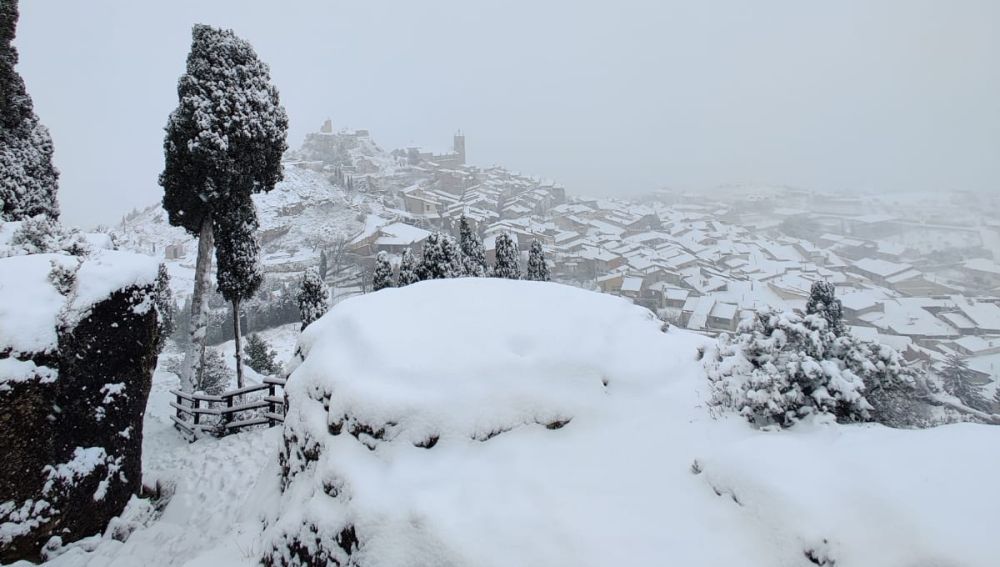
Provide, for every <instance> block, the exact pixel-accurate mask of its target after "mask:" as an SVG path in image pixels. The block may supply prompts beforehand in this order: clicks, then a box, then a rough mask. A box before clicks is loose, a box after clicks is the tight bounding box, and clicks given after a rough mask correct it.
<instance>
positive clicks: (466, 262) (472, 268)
mask: <svg viewBox="0 0 1000 567" xmlns="http://www.w3.org/2000/svg"><path fill="white" fill-rule="evenodd" d="M458 243H459V247H460V248H461V250H462V273H463V274H464V275H465V276H468V277H472V278H482V277H485V276H486V251H485V250H483V241H482V240H481V239H480V238H479V235H478V234H476V233H475V232H473V231H472V227H471V226H470V225H469V220H468V219H467V218H465V215H462V218H461V220H459V224H458Z"/></svg>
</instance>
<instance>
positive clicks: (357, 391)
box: [51, 280, 1000, 567]
mask: <svg viewBox="0 0 1000 567" xmlns="http://www.w3.org/2000/svg"><path fill="white" fill-rule="evenodd" d="M294 336H295V333H294V332H290V331H288V330H281V331H279V332H276V333H274V334H273V335H272V336H271V337H270V338H271V339H272V340H273V342H274V344H273V346H274V347H276V348H278V349H279V350H280V351H281V352H284V353H288V352H290V351H291V348H292V347H291V340H292V339H293V338H294ZM705 340H706V339H704V338H703V337H700V336H698V335H694V334H691V333H688V332H685V331H680V330H676V329H670V330H668V331H667V332H663V331H662V330H661V328H660V323H659V322H658V321H656V320H655V319H653V318H651V317H650V316H649V315H648V312H646V311H645V310H643V309H641V308H638V307H635V306H634V305H631V304H630V303H628V302H626V301H624V300H621V299H618V298H614V297H611V296H607V295H601V294H596V293H591V292H586V291H582V290H579V289H575V288H569V287H564V286H558V285H555V284H539V283H533V282H510V281H502V280H443V281H433V282H424V283H420V284H416V285H413V286H409V287H407V288H403V289H398V290H395V289H390V290H384V291H381V292H378V293H375V294H368V295H364V296H360V297H357V298H352V299H350V300H347V301H344V302H343V303H341V304H339V305H337V306H336V307H335V308H334V309H333V310H332V311H331V312H330V313H329V314H327V316H326V317H324V318H323V319H321V320H320V321H318V322H317V323H314V324H313V326H311V327H310V329H309V330H308V331H307V333H306V334H305V335H304V336H303V339H302V343H301V344H302V347H303V349H304V352H305V360H304V362H302V363H301V364H299V365H298V367H297V368H296V369H295V370H294V373H293V374H292V377H291V380H290V386H289V396H290V398H291V399H292V408H291V410H290V413H291V415H290V417H289V420H288V424H287V425H288V427H290V428H291V430H290V431H292V432H296V433H303V432H307V431H308V432H310V433H313V434H316V437H314V439H315V440H316V441H317V443H319V446H320V456H319V460H318V461H316V462H308V463H306V462H303V463H302V464H303V465H304V469H303V472H301V473H299V474H298V475H297V476H296V477H295V478H293V479H292V484H291V485H290V486H289V489H288V490H287V491H286V492H285V493H284V494H282V493H281V491H280V474H281V472H280V469H279V467H278V452H279V450H280V447H281V431H280V430H279V429H278V428H275V429H272V430H267V431H252V432H247V433H242V434H238V435H234V436H231V437H228V438H225V439H222V440H213V439H203V440H200V441H198V442H196V443H193V444H188V443H186V442H185V441H182V440H181V438H180V437H179V436H178V435H177V434H176V433H175V432H174V431H173V429H172V428H171V426H170V421H169V415H170V412H171V410H170V408H169V405H168V404H169V401H170V396H169V394H168V393H167V390H168V389H169V388H171V387H173V386H175V385H176V377H174V376H173V375H172V374H169V373H167V372H164V371H160V372H158V373H157V375H156V377H155V380H154V387H153V393H152V394H151V396H150V402H149V408H148V412H147V415H146V424H145V435H146V437H145V444H144V460H145V463H146V472H145V480H146V482H147V484H152V483H153V482H155V481H157V480H159V481H161V482H166V483H172V484H173V485H174V489H173V491H174V493H173V497H172V498H171V499H170V501H169V503H168V504H167V506H166V508H165V510H164V512H163V514H162V516H160V517H159V518H158V519H155V520H152V521H149V522H147V523H146V524H145V525H143V526H141V527H139V528H138V529H137V530H136V531H135V532H134V533H133V534H132V535H131V537H130V538H129V539H128V540H127V541H126V542H124V543H122V542H118V541H114V540H112V539H102V540H101V541H100V542H99V543H97V544H96V548H95V549H94V550H93V551H91V552H85V551H84V550H83V549H82V548H79V547H78V548H74V549H70V550H69V551H68V552H66V553H65V554H64V555H62V556H60V557H58V558H57V559H55V560H54V561H52V562H51V563H52V565H54V566H57V567H80V566H84V565H88V566H105V565H107V566H111V565H115V566H129V565H146V566H150V567H155V566H167V565H205V566H208V565H211V566H223V567H226V566H230V565H233V566H235V565H254V564H257V562H258V561H259V559H260V558H261V556H262V555H263V554H264V553H266V552H267V551H268V549H269V543H270V542H273V541H275V540H276V539H277V538H278V537H279V536H280V535H281V534H293V533H295V531H296V530H297V529H301V526H302V524H301V522H302V521H303V520H305V521H310V522H315V523H317V524H318V525H320V526H321V527H322V528H323V529H327V528H329V529H335V530H337V531H339V529H340V526H342V525H344V524H345V522H349V523H350V524H352V525H353V526H354V527H355V528H356V530H357V536H358V538H359V540H360V548H359V549H358V550H357V551H356V552H355V555H354V558H355V559H356V560H358V561H359V562H360V563H359V564H362V565H367V566H390V565H391V566H398V565H406V566H411V565H435V566H440V565H477V566H493V565H496V566H509V565H545V566H553V565H556V566H557V565H567V566H570V565H572V566H581V565H608V564H619V563H625V564H629V565H657V566H659V565H685V566H691V565H705V566H718V565H741V566H744V565H748V566H753V565H760V566H767V567H775V566H785V565H788V566H803V567H809V566H810V565H816V564H820V565H823V564H825V565H833V562H834V561H835V562H836V565H837V566H838V567H844V566H871V565H878V566H880V567H881V566H888V567H892V566H899V567H904V566H916V565H949V566H950V565H956V566H958V565H961V566H970V567H975V566H983V567H988V566H995V565H996V564H997V563H996V557H997V554H996V549H995V546H994V544H993V543H992V542H993V541H994V540H993V536H994V535H995V532H996V522H995V521H993V520H994V518H995V517H996V506H997V503H998V502H1000V483H998V482H997V479H998V478H1000V428H997V427H994V426H985V425H971V424H960V425H949V426H943V427H938V428H935V429H929V430H922V431H903V430H892V429H888V428H885V427H882V426H879V425H851V426H842V425H836V424H828V423H803V424H800V425H798V426H796V427H795V428H793V429H791V430H787V431H778V432H762V431H757V430H754V429H752V428H751V427H750V426H749V425H748V424H747V423H746V422H745V421H743V420H742V419H741V418H738V417H735V416H713V415H712V414H711V412H710V411H709V409H708V408H707V407H706V405H705V401H706V400H707V399H708V394H707V383H706V380H705V376H704V371H703V370H702V367H701V363H700V362H699V361H698V360H697V349H698V346H699V345H702V344H704V341H705ZM278 343H282V344H278ZM324 392H326V394H327V395H328V396H329V409H325V408H324V406H323V404H322V403H318V400H317V397H319V398H323V397H324V395H323V393H324ZM331 423H332V424H336V423H341V425H344V429H345V431H344V432H342V434H340V435H330V434H329V432H328V431H329V429H328V428H329V424H331ZM351 423H354V424H364V425H369V426H376V429H377V426H380V425H382V426H386V431H385V433H384V434H382V435H381V436H380V437H381V439H379V438H376V437H373V436H368V435H366V434H365V433H364V432H360V433H358V434H357V436H354V435H350V434H348V433H349V431H350V424H351ZM432 437H433V438H436V443H435V444H433V446H432V447H431V448H429V449H425V448H422V447H419V446H415V444H423V445H427V444H428V443H427V441H429V440H430V439H431V438H432ZM300 438H301V437H300ZM330 482H332V483H334V484H336V486H337V490H336V492H337V495H335V496H331V495H330V494H329V491H328V490H327V489H326V486H327V485H326V483H330ZM265 518H266V519H267V520H268V522H269V525H268V527H265V523H264V521H263V520H264V519H265ZM824 562H825V563H824Z"/></svg>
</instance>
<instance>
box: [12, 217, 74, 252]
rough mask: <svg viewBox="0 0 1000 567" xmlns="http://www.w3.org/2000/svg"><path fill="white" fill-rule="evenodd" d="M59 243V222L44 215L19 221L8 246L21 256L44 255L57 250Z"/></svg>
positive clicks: (60, 237) (60, 239)
mask: <svg viewBox="0 0 1000 567" xmlns="http://www.w3.org/2000/svg"><path fill="white" fill-rule="evenodd" d="M61 241H62V228H61V227H60V226H59V222H58V221H55V220H52V219H51V218H49V217H48V216H45V215H37V216H34V217H29V218H26V219H24V220H23V221H21V226H20V228H18V229H17V231H16V232H14V236H13V237H12V238H11V240H10V244H11V246H13V247H15V248H18V249H20V251H22V253H23V254H45V253H47V252H55V251H57V250H59V249H60V244H61Z"/></svg>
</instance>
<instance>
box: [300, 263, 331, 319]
mask: <svg viewBox="0 0 1000 567" xmlns="http://www.w3.org/2000/svg"><path fill="white" fill-rule="evenodd" d="M327 299H328V295H327V291H326V284H324V283H323V280H321V279H320V277H319V271H317V270H316V268H309V269H308V270H306V273H305V274H303V276H302V285H301V287H300V288H299V295H298V301H299V314H300V316H301V317H302V329H305V328H306V327H308V326H309V324H310V323H312V322H313V321H315V320H316V319H319V318H320V317H322V316H323V314H324V313H326V309H327Z"/></svg>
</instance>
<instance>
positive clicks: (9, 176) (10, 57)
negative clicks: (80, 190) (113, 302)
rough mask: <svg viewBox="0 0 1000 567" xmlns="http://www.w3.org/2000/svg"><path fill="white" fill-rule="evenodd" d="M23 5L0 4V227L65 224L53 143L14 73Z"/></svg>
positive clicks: (12, 1) (14, 1)
mask: <svg viewBox="0 0 1000 567" xmlns="http://www.w3.org/2000/svg"><path fill="white" fill-rule="evenodd" d="M18 17H19V12H18V6H17V0H3V1H2V2H0V221H18V220H23V219H26V218H30V217H33V216H36V215H45V216H47V217H49V218H50V219H53V220H56V219H58V218H59V205H58V203H57V202H56V192H57V190H58V189H59V172H58V171H57V170H56V168H55V167H54V166H53V165H52V151H53V149H52V137H51V136H50V135H49V131H48V129H47V128H46V127H45V126H43V125H42V124H41V123H40V122H39V121H38V116H37V115H35V111H34V105H33V104H32V102H31V97H30V96H28V91H27V89H25V87H24V80H23V79H22V78H21V75H19V74H18V73H17V71H15V70H14V68H15V67H16V66H17V60H18V56H17V49H16V48H15V47H14V36H15V34H16V32H17V20H18Z"/></svg>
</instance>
